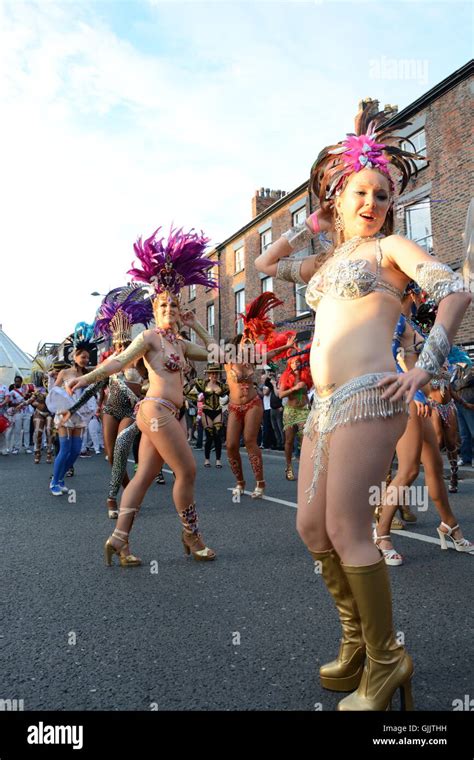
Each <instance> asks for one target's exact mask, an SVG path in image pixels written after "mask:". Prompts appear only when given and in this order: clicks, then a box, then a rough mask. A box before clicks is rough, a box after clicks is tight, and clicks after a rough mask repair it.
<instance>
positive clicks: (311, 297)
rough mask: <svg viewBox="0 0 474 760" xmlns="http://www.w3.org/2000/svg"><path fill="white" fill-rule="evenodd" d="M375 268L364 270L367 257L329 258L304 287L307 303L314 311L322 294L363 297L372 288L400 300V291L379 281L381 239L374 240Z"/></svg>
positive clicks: (344, 298)
mask: <svg viewBox="0 0 474 760" xmlns="http://www.w3.org/2000/svg"><path fill="white" fill-rule="evenodd" d="M375 242H376V246H377V248H376V253H377V269H376V271H375V272H372V271H371V270H370V269H367V265H368V264H370V261H368V260H367V259H337V258H332V257H331V258H330V259H329V260H328V261H327V262H326V263H325V264H323V266H322V267H321V269H319V270H318V271H317V272H316V273H315V274H314V275H313V276H312V278H311V279H310V281H309V283H308V287H307V288H306V296H305V298H306V303H307V304H308V306H309V307H310V308H311V309H313V310H314V311H316V309H317V307H318V305H319V302H320V300H321V299H322V298H323V296H325V295H328V296H331V297H332V298H339V299H341V300H344V301H348V300H353V299H355V298H363V297H364V296H367V295H369V293H374V292H375V291H379V292H383V293H389V294H390V295H392V296H395V298H397V299H398V300H399V301H401V299H402V297H403V293H402V291H401V290H399V289H398V288H396V287H395V285H391V284H390V283H389V282H386V281H385V280H382V278H381V276H380V269H381V266H382V258H383V254H382V249H381V247H380V240H379V239H377V240H376V241H375Z"/></svg>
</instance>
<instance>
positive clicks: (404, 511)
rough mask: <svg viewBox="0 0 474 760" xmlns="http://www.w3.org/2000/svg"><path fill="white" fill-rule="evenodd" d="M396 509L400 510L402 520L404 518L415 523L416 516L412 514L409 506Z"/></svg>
mask: <svg viewBox="0 0 474 760" xmlns="http://www.w3.org/2000/svg"><path fill="white" fill-rule="evenodd" d="M398 511H399V512H400V515H401V518H402V520H405V522H407V523H416V522H417V521H418V518H417V516H416V515H414V514H413V512H412V511H411V509H410V507H407V506H405V507H399V508H398Z"/></svg>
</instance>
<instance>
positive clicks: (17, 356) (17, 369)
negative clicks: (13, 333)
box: [0, 326, 31, 385]
mask: <svg viewBox="0 0 474 760" xmlns="http://www.w3.org/2000/svg"><path fill="white" fill-rule="evenodd" d="M30 372H31V359H30V357H29V356H28V354H25V352H24V351H22V350H21V348H18V346H17V345H16V343H14V342H13V341H12V339H11V338H9V337H8V335H7V334H6V333H5V332H3V330H2V328H1V326H0V383H1V384H2V385H10V384H11V383H13V380H14V378H15V375H17V374H20V375H21V376H22V377H23V376H24V375H29V374H30Z"/></svg>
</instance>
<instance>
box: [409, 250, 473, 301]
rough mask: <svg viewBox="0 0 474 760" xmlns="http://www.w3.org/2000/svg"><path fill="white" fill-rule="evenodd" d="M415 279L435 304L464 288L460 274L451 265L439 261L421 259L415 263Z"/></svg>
mask: <svg viewBox="0 0 474 760" xmlns="http://www.w3.org/2000/svg"><path fill="white" fill-rule="evenodd" d="M415 281H416V282H417V283H418V285H419V286H420V288H422V289H423V290H425V291H426V292H427V293H428V296H429V297H430V299H431V300H433V301H435V303H436V304H438V303H439V302H440V301H441V300H442V299H443V298H446V296H449V294H450V293H459V292H461V291H463V290H465V287H464V282H463V279H462V277H461V275H459V274H456V272H453V270H452V269H451V267H448V265H447V264H442V263H441V262H440V261H433V262H430V261H428V262H425V261H422V262H421V264H417V266H416V270H415Z"/></svg>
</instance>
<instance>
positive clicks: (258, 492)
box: [250, 480, 265, 499]
mask: <svg viewBox="0 0 474 760" xmlns="http://www.w3.org/2000/svg"><path fill="white" fill-rule="evenodd" d="M259 484H260V485H259ZM264 493H265V481H264V480H257V485H256V486H255V489H254V490H253V491H252V493H251V494H250V496H251V497H252V499H261V498H262V496H263V494H264Z"/></svg>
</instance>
